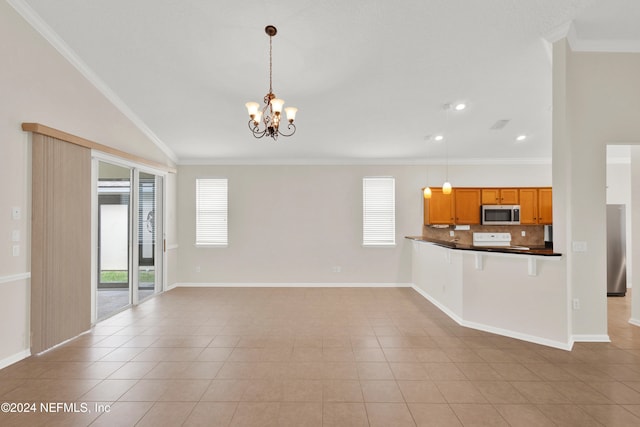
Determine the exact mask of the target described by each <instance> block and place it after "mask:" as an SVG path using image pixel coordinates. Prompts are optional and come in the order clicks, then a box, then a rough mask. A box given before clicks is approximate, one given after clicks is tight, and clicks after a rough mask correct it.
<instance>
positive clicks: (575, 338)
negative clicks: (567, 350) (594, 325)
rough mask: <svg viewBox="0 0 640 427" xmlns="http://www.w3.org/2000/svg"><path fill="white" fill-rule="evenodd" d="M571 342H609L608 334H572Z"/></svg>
mask: <svg viewBox="0 0 640 427" xmlns="http://www.w3.org/2000/svg"><path fill="white" fill-rule="evenodd" d="M571 342H572V343H576V342H611V338H609V335H572V336H571Z"/></svg>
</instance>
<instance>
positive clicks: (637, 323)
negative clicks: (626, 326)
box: [629, 317, 640, 326]
mask: <svg viewBox="0 0 640 427" xmlns="http://www.w3.org/2000/svg"><path fill="white" fill-rule="evenodd" d="M629 323H631V324H632V325H634V326H640V319H634V318H633V317H632V318H631V319H629Z"/></svg>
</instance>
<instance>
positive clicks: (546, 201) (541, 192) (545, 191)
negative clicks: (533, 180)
mask: <svg viewBox="0 0 640 427" xmlns="http://www.w3.org/2000/svg"><path fill="white" fill-rule="evenodd" d="M538 212H539V215H538V224H552V223H553V198H552V191H551V188H538Z"/></svg>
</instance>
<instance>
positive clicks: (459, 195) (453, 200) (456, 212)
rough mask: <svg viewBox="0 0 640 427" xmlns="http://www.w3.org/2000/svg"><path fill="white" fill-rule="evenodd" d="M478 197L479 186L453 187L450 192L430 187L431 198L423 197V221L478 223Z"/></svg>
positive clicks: (426, 223) (433, 222)
mask: <svg viewBox="0 0 640 427" xmlns="http://www.w3.org/2000/svg"><path fill="white" fill-rule="evenodd" d="M480 197H481V192H480V189H479V188H455V189H454V190H453V192H452V193H451V194H443V193H442V189H441V188H432V189H431V198H430V199H424V223H425V225H431V224H444V225H447V224H449V225H451V224H465V225H471V224H480Z"/></svg>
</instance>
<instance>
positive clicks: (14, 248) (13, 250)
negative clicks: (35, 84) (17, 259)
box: [12, 245, 20, 256]
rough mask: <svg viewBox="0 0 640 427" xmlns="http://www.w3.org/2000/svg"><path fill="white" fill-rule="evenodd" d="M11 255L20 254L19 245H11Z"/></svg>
mask: <svg viewBox="0 0 640 427" xmlns="http://www.w3.org/2000/svg"><path fill="white" fill-rule="evenodd" d="M12 252H13V256H20V245H13V248H12Z"/></svg>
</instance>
